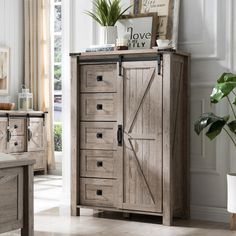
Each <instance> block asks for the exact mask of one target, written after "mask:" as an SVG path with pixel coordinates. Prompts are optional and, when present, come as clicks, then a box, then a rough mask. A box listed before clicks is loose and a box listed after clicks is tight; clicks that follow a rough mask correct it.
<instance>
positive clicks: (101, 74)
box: [80, 64, 117, 92]
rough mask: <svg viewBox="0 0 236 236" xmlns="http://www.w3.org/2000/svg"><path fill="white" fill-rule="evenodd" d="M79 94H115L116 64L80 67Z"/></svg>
mask: <svg viewBox="0 0 236 236" xmlns="http://www.w3.org/2000/svg"><path fill="white" fill-rule="evenodd" d="M80 69H81V74H80V75H81V90H80V91H81V92H116V77H117V66H116V64H110V65H109V64H108V65H81V67H80Z"/></svg>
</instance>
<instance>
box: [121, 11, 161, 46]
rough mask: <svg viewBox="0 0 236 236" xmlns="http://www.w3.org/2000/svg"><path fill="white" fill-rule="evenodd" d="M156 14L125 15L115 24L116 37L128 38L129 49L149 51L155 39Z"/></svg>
mask: <svg viewBox="0 0 236 236" xmlns="http://www.w3.org/2000/svg"><path fill="white" fill-rule="evenodd" d="M157 24H158V16H157V13H148V14H138V15H125V16H123V17H122V18H121V19H120V20H119V21H118V22H117V28H118V37H119V38H125V37H127V38H129V45H128V46H129V49H149V48H152V47H153V46H155V43H156V38H157Z"/></svg>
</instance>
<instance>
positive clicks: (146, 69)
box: [72, 50, 189, 225]
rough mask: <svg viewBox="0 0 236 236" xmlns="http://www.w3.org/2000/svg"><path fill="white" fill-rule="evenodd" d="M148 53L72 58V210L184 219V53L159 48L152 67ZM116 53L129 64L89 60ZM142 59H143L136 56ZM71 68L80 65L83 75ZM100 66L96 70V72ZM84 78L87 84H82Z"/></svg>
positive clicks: (186, 124) (186, 176) (186, 205)
mask: <svg viewBox="0 0 236 236" xmlns="http://www.w3.org/2000/svg"><path fill="white" fill-rule="evenodd" d="M122 53H124V54H122ZM155 54H156V55H158V54H159V53H157V52H155V51H153V50H140V51H139V52H138V51H135V50H134V51H132V52H109V53H104V52H102V53H91V54H90V53H89V54H88V53H85V54H82V55H80V58H81V59H93V60H94V61H93V62H88V63H86V62H81V61H80V60H79V62H80V63H79V66H78V65H77V61H76V55H74V56H73V57H72V74H73V78H74V82H73V83H72V84H73V86H72V87H73V91H72V98H73V101H76V104H75V102H73V104H72V107H73V111H74V112H73V117H72V123H73V124H74V125H75V126H74V127H73V131H72V139H73V140H74V141H73V146H72V165H73V167H72V168H74V172H73V173H72V182H73V183H72V195H73V196H72V199H74V201H72V209H74V212H77V211H78V209H79V208H80V207H83V206H85V207H89V208H94V209H103V210H106V209H107V210H109V209H110V210H111V211H121V212H131V213H133V212H136V213H144V214H151V215H161V216H163V223H164V224H165V225H172V223H173V217H174V216H178V217H179V216H181V217H185V218H188V216H189V117H188V115H187V114H188V112H189V103H188V93H189V90H188V86H189V83H188V76H189V69H188V61H189V57H188V55H187V54H185V53H181V52H177V53H163V54H162V56H163V57H162V58H163V60H162V61H161V62H160V64H161V65H160V68H158V61H157V60H153V55H155ZM117 55H118V56H120V55H122V56H123V55H124V57H125V58H127V59H129V60H128V62H127V61H122V62H121V63H119V62H118V63H117V64H116V66H114V64H107V65H106V64H103V63H104V62H102V61H98V62H97V63H96V61H95V60H96V59H99V58H102V59H106V60H107V61H108V63H109V59H117ZM141 56H143V57H145V61H135V58H137V57H139V59H140V57H141ZM148 58H152V60H151V59H150V60H148ZM78 68H84V69H83V73H81V70H79V69H78ZM94 68H96V70H95V69H94ZM101 68H102V69H104V71H103V74H102V75H99V74H101V73H100V72H99V73H97V74H96V73H95V72H96V71H99V70H100V71H101V70H102V69H101ZM106 69H107V73H106V72H105V70H106ZM159 69H160V74H158V72H159ZM111 70H113V72H112V71H111ZM85 71H87V72H86V73H85ZM94 71H95V72H94ZM107 74H110V76H111V78H110V81H109V82H107V84H109V83H110V85H109V86H108V88H107V90H106V91H105V90H104V86H105V85H104V84H103V85H102V86H101V87H100V88H99V86H98V82H101V81H103V79H104V78H105V79H107V80H109V79H108V77H106V75H107ZM88 75H89V76H90V77H91V78H90V81H91V82H89V83H90V85H91V86H90V87H88V86H87V84H86V83H87V82H85V81H86V77H88ZM98 75H99V76H100V77H99V81H97V76H98ZM78 76H80V77H79V78H78ZM83 77H85V78H83ZM101 78H102V80H100V79H101ZM111 84H112V86H111ZM81 86H83V87H84V88H83V89H80V88H81ZM75 98H76V99H75ZM108 100H111V103H109V102H107V101H108ZM114 100H115V101H114ZM99 104H100V105H102V108H103V107H107V114H105V112H104V111H102V109H99V110H97V109H96V108H97V105H99ZM114 106H115V109H116V111H115V112H113V111H114ZM108 107H109V108H108ZM100 108H101V106H100ZM99 112H100V113H99ZM118 126H119V127H120V131H121V133H118ZM118 134H119V135H118ZM120 135H122V140H121V143H120V144H119V143H118V136H120ZM75 140H76V141H75ZM78 162H79V163H78ZM78 193H80V196H78ZM76 204H77V206H76ZM75 208H76V209H75Z"/></svg>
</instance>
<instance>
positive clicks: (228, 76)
mask: <svg viewBox="0 0 236 236" xmlns="http://www.w3.org/2000/svg"><path fill="white" fill-rule="evenodd" d="M217 82H218V83H225V82H236V75H235V74H232V73H223V74H222V75H221V77H220V78H219V79H218V80H217Z"/></svg>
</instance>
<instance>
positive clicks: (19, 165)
mask: <svg viewBox="0 0 236 236" xmlns="http://www.w3.org/2000/svg"><path fill="white" fill-rule="evenodd" d="M0 157H1V158H0V199H1V201H0V233H4V232H8V231H12V230H16V229H21V235H24V236H33V235H34V231H33V221H34V220H33V164H34V163H35V161H34V160H30V159H27V158H24V159H20V158H16V157H14V156H11V155H8V154H0Z"/></svg>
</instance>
